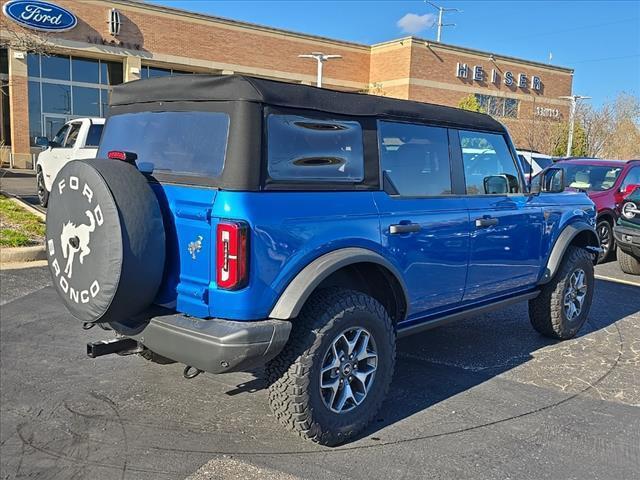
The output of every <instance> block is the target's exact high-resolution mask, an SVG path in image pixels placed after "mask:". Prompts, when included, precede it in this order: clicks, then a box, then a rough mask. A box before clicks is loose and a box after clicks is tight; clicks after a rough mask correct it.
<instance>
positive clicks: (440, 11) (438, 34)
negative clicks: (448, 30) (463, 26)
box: [425, 0, 462, 43]
mask: <svg viewBox="0 0 640 480" xmlns="http://www.w3.org/2000/svg"><path fill="white" fill-rule="evenodd" d="M425 3H428V4H429V5H431V6H432V7H433V8H435V9H436V10H438V33H437V34H436V42H438V43H440V38H441V37H442V27H455V26H456V24H455V23H442V17H443V15H444V13H445V12H462V10H458V9H457V8H444V7H439V6H438V5H436V4H435V3H433V2H429V1H428V0H425Z"/></svg>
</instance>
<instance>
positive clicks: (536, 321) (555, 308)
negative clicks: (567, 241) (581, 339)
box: [529, 246, 594, 340]
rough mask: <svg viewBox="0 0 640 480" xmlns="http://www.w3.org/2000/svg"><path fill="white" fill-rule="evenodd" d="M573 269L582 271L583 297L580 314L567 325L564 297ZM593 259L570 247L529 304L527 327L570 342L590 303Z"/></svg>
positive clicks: (587, 254)
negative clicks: (555, 270)
mask: <svg viewBox="0 0 640 480" xmlns="http://www.w3.org/2000/svg"><path fill="white" fill-rule="evenodd" d="M577 269H582V270H584V272H585V274H586V282H587V294H586V297H585V300H584V303H583V305H582V310H581V312H580V314H579V315H578V316H577V317H576V318H575V319H573V320H572V321H569V320H568V319H567V317H566V314H565V311H564V304H563V300H564V294H565V291H566V290H567V287H568V286H569V281H570V278H571V275H572V273H573V272H574V271H576V270H577ZM593 288H594V277H593V256H592V254H591V253H589V252H588V251H587V250H585V249H584V248H579V247H574V246H570V247H569V248H567V251H566V252H565V254H564V258H563V259H562V264H561V265H560V268H559V269H558V272H557V273H556V275H555V276H554V277H553V279H551V281H550V282H549V283H547V284H546V285H544V286H543V287H542V290H541V292H540V295H538V296H537V297H536V298H534V299H533V300H529V319H530V321H531V325H533V328H535V329H536V330H537V331H538V332H539V333H541V334H542V335H544V336H545V337H550V338H556V339H560V340H567V339H569V338H573V337H574V336H575V335H576V333H578V331H579V330H580V328H581V327H582V325H583V324H584V322H585V321H586V320H587V317H588V315H589V310H590V308H591V301H592V300H593Z"/></svg>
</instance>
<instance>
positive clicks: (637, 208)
mask: <svg viewBox="0 0 640 480" xmlns="http://www.w3.org/2000/svg"><path fill="white" fill-rule="evenodd" d="M613 234H614V237H615V239H616V243H617V244H618V263H619V264H620V268H621V269H622V271H623V272H625V273H631V274H633V275H640V186H639V187H636V188H635V189H634V190H633V192H631V193H630V194H629V195H627V196H626V197H625V199H624V200H623V202H622V205H620V218H619V219H618V224H617V225H616V226H615V227H614V228H613Z"/></svg>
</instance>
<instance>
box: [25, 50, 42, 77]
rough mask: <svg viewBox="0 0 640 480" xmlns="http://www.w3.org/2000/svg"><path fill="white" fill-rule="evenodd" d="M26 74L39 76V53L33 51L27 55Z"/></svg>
mask: <svg viewBox="0 0 640 480" xmlns="http://www.w3.org/2000/svg"><path fill="white" fill-rule="evenodd" d="M27 75H29V76H30V77H39V76H40V55H36V54H34V53H29V54H28V55H27Z"/></svg>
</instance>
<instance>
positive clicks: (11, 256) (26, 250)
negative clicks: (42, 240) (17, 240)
mask: <svg viewBox="0 0 640 480" xmlns="http://www.w3.org/2000/svg"><path fill="white" fill-rule="evenodd" d="M46 259H47V251H46V250H45V248H44V245H36V246H35V247H16V248H2V249H0V263H24V262H34V261H36V260H46Z"/></svg>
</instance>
